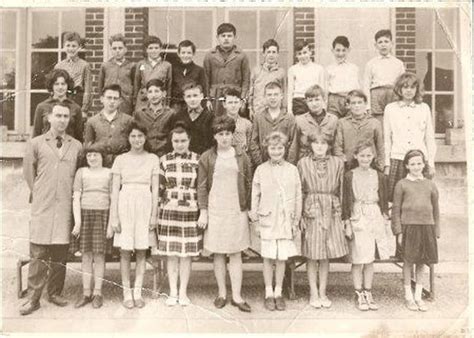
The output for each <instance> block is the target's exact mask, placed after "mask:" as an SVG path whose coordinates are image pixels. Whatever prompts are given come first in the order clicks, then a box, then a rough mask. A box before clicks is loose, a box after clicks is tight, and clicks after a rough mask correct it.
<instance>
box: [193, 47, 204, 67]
mask: <svg viewBox="0 0 474 338" xmlns="http://www.w3.org/2000/svg"><path fill="white" fill-rule="evenodd" d="M206 53H207V51H202V52H196V54H195V55H194V60H193V61H194V63H195V64H197V65H199V66H201V67H202V65H203V63H204V56H205V55H206Z"/></svg>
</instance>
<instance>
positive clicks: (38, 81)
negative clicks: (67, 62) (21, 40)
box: [31, 52, 58, 89]
mask: <svg viewBox="0 0 474 338" xmlns="http://www.w3.org/2000/svg"><path fill="white" fill-rule="evenodd" d="M57 55H58V54H57V53H41V52H33V53H31V89H45V88H46V83H45V79H46V75H47V74H48V73H49V72H50V71H51V70H52V69H53V68H54V65H55V64H56V63H57V57H58V56H57Z"/></svg>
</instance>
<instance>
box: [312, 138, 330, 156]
mask: <svg viewBox="0 0 474 338" xmlns="http://www.w3.org/2000/svg"><path fill="white" fill-rule="evenodd" d="M328 148H329V145H328V143H327V142H325V141H322V140H316V141H313V142H311V150H312V152H313V154H314V156H316V157H324V156H326V154H327V152H328Z"/></svg>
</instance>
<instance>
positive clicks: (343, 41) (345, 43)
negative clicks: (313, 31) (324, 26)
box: [332, 35, 351, 48]
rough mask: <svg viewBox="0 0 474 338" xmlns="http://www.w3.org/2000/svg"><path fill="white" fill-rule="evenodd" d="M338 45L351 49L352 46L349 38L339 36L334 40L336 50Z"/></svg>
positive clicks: (333, 44) (333, 45)
mask: <svg viewBox="0 0 474 338" xmlns="http://www.w3.org/2000/svg"><path fill="white" fill-rule="evenodd" d="M337 44H339V45H343V46H344V47H346V48H349V47H350V46H351V44H350V43H349V39H348V38H347V36H344V35H339V36H337V37H336V38H335V39H334V41H333V42H332V48H336V45H337Z"/></svg>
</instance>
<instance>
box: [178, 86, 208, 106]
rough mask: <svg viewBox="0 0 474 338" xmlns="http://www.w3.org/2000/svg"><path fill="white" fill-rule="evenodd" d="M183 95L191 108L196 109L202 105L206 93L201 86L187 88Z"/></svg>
mask: <svg viewBox="0 0 474 338" xmlns="http://www.w3.org/2000/svg"><path fill="white" fill-rule="evenodd" d="M183 97H184V101H185V102H186V105H187V106H188V108H189V109H196V108H198V107H199V106H200V105H201V101H202V99H203V98H204V95H203V94H202V92H201V90H200V89H199V88H192V89H188V90H186V91H185V92H184V94H183Z"/></svg>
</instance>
